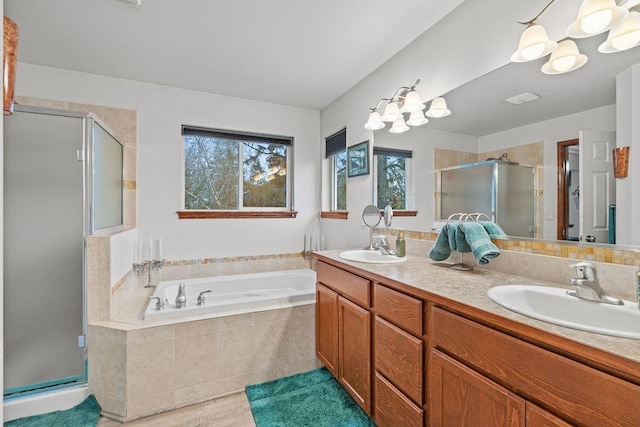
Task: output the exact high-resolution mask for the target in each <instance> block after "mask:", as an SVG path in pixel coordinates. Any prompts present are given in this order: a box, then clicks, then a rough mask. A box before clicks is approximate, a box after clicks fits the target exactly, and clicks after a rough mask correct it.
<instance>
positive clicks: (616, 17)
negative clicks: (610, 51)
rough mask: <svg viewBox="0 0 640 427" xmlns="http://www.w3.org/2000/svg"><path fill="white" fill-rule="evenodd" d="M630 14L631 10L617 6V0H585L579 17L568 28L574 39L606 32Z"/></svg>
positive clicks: (568, 32)
mask: <svg viewBox="0 0 640 427" xmlns="http://www.w3.org/2000/svg"><path fill="white" fill-rule="evenodd" d="M628 14H629V10H628V9H626V8H624V7H621V6H617V5H616V2H615V0H583V2H582V4H581V5H580V9H579V10H578V17H577V18H576V20H575V21H573V23H572V24H571V25H570V26H569V28H568V29H567V35H568V36H569V37H572V38H574V39H578V38H583V37H591V36H595V35H596V34H600V33H604V32H605V31H607V30H608V29H610V28H611V27H613V26H614V25H616V24H617V23H619V22H620V21H622V20H623V19H624V18H626V16H627V15H628Z"/></svg>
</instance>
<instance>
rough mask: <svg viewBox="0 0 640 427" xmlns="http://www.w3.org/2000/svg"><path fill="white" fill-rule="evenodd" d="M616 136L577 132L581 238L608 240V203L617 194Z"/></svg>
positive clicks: (606, 133) (596, 132)
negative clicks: (615, 176) (615, 175)
mask: <svg viewBox="0 0 640 427" xmlns="http://www.w3.org/2000/svg"><path fill="white" fill-rule="evenodd" d="M615 138H616V133H615V132H598V131H580V133H579V140H580V240H581V241H591V242H596V243H607V242H608V241H609V205H610V204H612V203H615V198H616V182H615V178H614V177H613V160H612V156H613V152H612V150H613V148H614V147H615V146H616V141H615ZM594 239H595V240H594Z"/></svg>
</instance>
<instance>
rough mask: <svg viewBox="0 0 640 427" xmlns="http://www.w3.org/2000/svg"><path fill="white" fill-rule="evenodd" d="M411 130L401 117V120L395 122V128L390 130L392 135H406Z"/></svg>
mask: <svg viewBox="0 0 640 427" xmlns="http://www.w3.org/2000/svg"><path fill="white" fill-rule="evenodd" d="M408 130H409V126H407V124H406V123H405V122H404V118H403V117H402V115H400V118H399V119H396V120H395V121H394V122H393V126H391V129H389V132H391V133H404V132H406V131H408Z"/></svg>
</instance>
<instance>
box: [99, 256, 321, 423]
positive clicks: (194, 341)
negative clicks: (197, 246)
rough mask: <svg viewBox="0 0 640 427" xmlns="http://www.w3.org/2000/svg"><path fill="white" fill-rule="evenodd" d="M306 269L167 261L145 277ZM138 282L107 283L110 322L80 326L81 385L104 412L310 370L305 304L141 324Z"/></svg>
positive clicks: (139, 408)
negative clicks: (84, 352) (83, 349)
mask: <svg viewBox="0 0 640 427" xmlns="http://www.w3.org/2000/svg"><path fill="white" fill-rule="evenodd" d="M101 253H102V254H108V253H109V251H106V250H102V252H101ZM308 267H309V262H308V261H305V260H304V259H303V258H302V257H301V256H300V255H299V254H279V255H266V256H247V257H233V258H216V259H202V260H190V261H173V262H169V263H168V264H167V266H166V267H164V268H163V269H162V270H161V271H160V272H158V273H154V275H153V277H152V279H153V282H154V283H157V282H159V281H160V280H173V279H187V278H196V277H209V276H222V275H229V274H238V273H248V272H264V271H277V270H291V269H299V268H308ZM146 283H147V275H146V274H143V275H139V276H138V275H136V274H135V273H129V274H127V275H126V276H125V277H124V278H122V279H121V280H120V281H119V282H118V283H117V284H116V286H114V287H112V288H111V289H112V291H113V292H112V295H111V299H110V300H111V301H110V303H111V309H110V312H111V313H113V315H112V316H111V318H110V319H111V320H108V319H107V320H103V321H95V322H90V324H89V336H88V353H89V386H90V389H91V392H92V393H94V394H95V395H96V397H97V399H98V401H99V403H100V406H101V408H102V410H103V414H104V415H106V416H108V417H110V418H113V419H116V420H118V421H128V420H132V419H136V418H140V417H143V416H147V415H151V414H156V413H159V412H164V411H167V410H170V409H174V408H178V407H181V406H186V405H191V404H194V403H198V402H202V401H205V400H210V399H213V398H216V397H220V396H223V395H226V394H230V393H235V392H238V391H241V390H243V389H244V387H245V386H246V385H248V384H252V383H259V382H263V381H268V380H271V379H275V378H279V377H283V376H287V375H292V374H295V373H299V372H303V371H306V370H310V369H314V368H316V367H318V361H317V359H316V356H315V304H307V305H300V306H297V307H288V308H281V309H276V310H266V311H256V312H253V313H247V314H240V315H232V316H226V317H211V316H213V315H210V317H209V318H202V319H193V318H185V319H177V320H175V321H174V320H173V319H167V320H159V321H153V322H150V321H143V320H142V313H143V311H144V309H145V308H146V306H147V303H148V296H149V295H150V294H151V293H153V288H151V289H150V288H144V285H145V284H146ZM107 300H108V299H107ZM204 317H206V316H204Z"/></svg>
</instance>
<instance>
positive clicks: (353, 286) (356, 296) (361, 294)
mask: <svg viewBox="0 0 640 427" xmlns="http://www.w3.org/2000/svg"><path fill="white" fill-rule="evenodd" d="M316 273H317V277H318V281H319V282H320V283H322V284H323V285H326V286H328V287H330V288H332V289H333V290H335V291H337V292H338V293H340V294H342V295H344V296H346V297H347V298H349V299H350V300H351V301H353V302H355V303H357V304H360V305H361V306H363V307H370V306H371V294H370V289H369V288H370V287H369V285H370V282H369V280H367V279H364V278H362V277H360V276H356V275H355V274H351V273H348V272H346V271H344V270H340V269H339V268H336V267H334V266H332V265H329V264H326V263H324V262H318V263H317V264H316Z"/></svg>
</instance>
